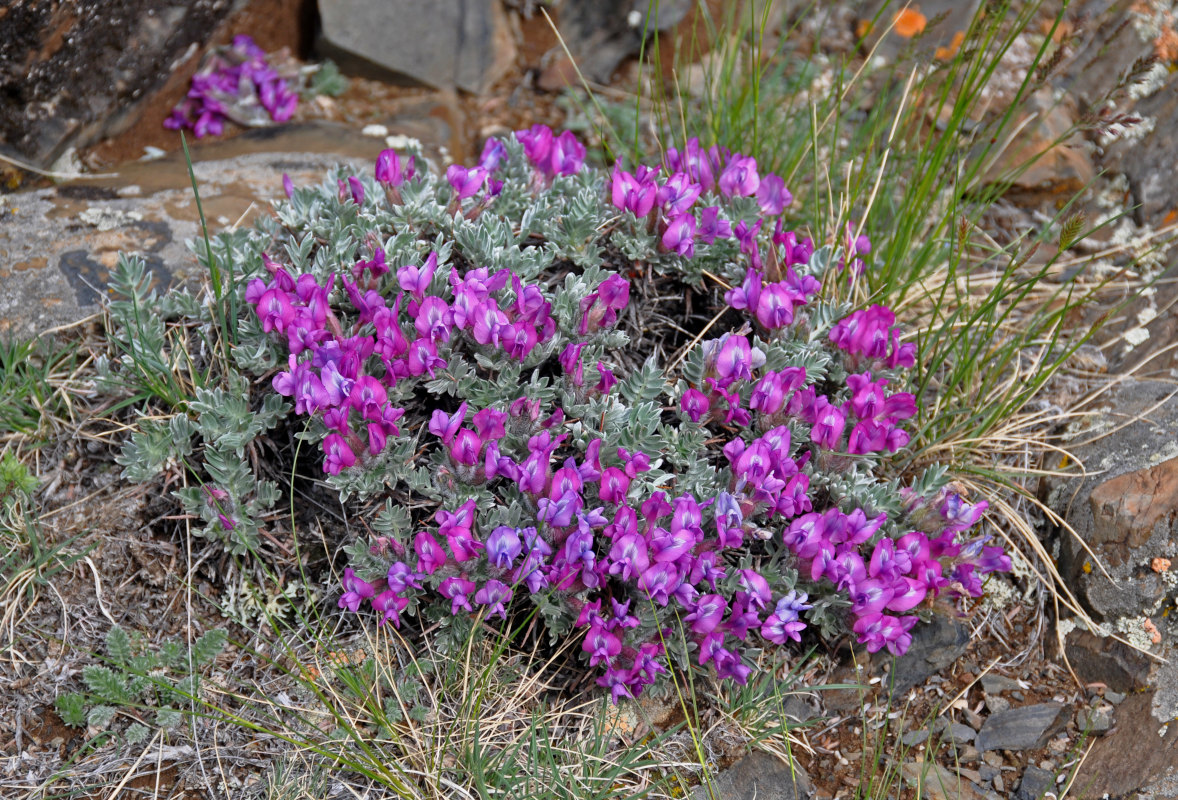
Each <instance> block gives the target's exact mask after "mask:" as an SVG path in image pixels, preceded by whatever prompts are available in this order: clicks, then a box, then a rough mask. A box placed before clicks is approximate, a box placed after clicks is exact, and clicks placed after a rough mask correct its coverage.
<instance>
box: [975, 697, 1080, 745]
mask: <svg viewBox="0 0 1178 800" xmlns="http://www.w3.org/2000/svg"><path fill="white" fill-rule="evenodd" d="M1064 712H1065V706H1064V705H1063V704H1061V703H1038V704H1036V705H1033V706H1022V707H1021V708H1012V709H1011V710H1009V711H1003V712H1002V713H1001V714H994V715H993V716H992V717H990V718H989V719H988V720H986V724H985V725H983V726H982V729H981V730H980V731H979V732H978V738H977V741H976V744H977V747H978V749H979V750H1033V749H1035V748H1037V747H1042V746H1043V745H1044V744H1045V743H1046V742H1047V739H1048V738H1049V737H1050V736H1051V735H1052V734H1053V733H1055V732H1056V731H1057V730H1059V729H1060V728H1062V727H1063V725H1065V724H1066V723H1067V714H1066V713H1064Z"/></svg>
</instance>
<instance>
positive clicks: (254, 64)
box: [164, 34, 334, 139]
mask: <svg viewBox="0 0 1178 800" xmlns="http://www.w3.org/2000/svg"><path fill="white" fill-rule="evenodd" d="M332 70H334V67H332ZM310 71H318V68H311V69H310V70H307V69H300V68H299V67H298V66H296V65H294V63H293V62H292V61H291V60H290V58H289V57H286V56H284V55H282V54H267V53H266V52H265V51H264V50H262V48H260V47H258V45H257V44H256V43H255V42H254V40H253V39H252V38H251V37H250V36H248V35H245V34H240V35H238V36H235V37H233V41H232V43H231V44H229V45H228V46H225V47H219V48H215V49H214V50H212V51H210V52H209V54H208V55H207V56H205V58H204V60H203V61H202V62H201V65H200V68H199V69H198V70H197V71H196V73H195V74H194V75H193V76H192V85H191V86H190V88H189V89H188V93H187V94H186V95H185V97H184V99H183V100H182V101H181V102H180V103H179V104H177V105H176V107H175V108H173V109H172V113H171V114H170V115H169V116H168V118H167V119H165V120H164V127H165V128H170V129H172V130H179V129H181V128H187V129H189V130H191V131H192V132H193V135H194V136H196V138H198V139H200V138H202V137H204V136H210V135H211V136H219V135H220V134H222V133H223V132H224V130H225V123H226V122H227V121H232V122H235V123H237V124H238V125H245V126H259V125H269V124H271V123H274V122H286V121H287V120H289V119H290V118H291V117H293V116H294V113H295V110H296V109H297V107H298V104H299V99H300V97H299V95H300V91H302V92H304V93H305V92H306V91H307V89H306V88H304V86H303V84H304V83H305V81H304V78H305V77H306V74H307V73H308V72H310Z"/></svg>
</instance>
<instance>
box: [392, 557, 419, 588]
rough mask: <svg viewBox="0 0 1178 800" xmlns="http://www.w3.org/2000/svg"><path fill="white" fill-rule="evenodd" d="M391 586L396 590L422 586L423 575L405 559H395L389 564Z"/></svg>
mask: <svg viewBox="0 0 1178 800" xmlns="http://www.w3.org/2000/svg"><path fill="white" fill-rule="evenodd" d="M386 577H387V579H388V584H389V588H390V589H392V590H393V591H394V592H404V591H405V590H406V589H409V588H414V589H420V588H421V576H420V575H418V574H417V573H416V572H414V571H413V570H411V569H410V568H409V565H408V564H406V563H405V562H404V561H394V562H393V563H392V564H391V565H390V566H389V571H388V575H387V576H386Z"/></svg>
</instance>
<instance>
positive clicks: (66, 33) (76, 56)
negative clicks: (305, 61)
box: [0, 0, 244, 168]
mask: <svg viewBox="0 0 1178 800" xmlns="http://www.w3.org/2000/svg"><path fill="white" fill-rule="evenodd" d="M233 5H234V4H233V3H231V2H230V0H207V1H206V0H170V1H169V2H168V3H161V2H158V0H120V2H117V3H112V2H109V1H108V0H74V2H70V3H68V4H61V3H47V2H25V3H5V4H4V14H3V15H2V16H0V18H2V19H3V22H0V28H2V29H3V34H0V97H3V98H4V102H3V103H0V149H3V150H6V151H8V152H9V153H10V154H13V155H16V156H17V157H19V158H20V159H22V160H24V161H29V162H32V163H33V164H35V165H37V166H40V167H42V168H48V167H50V165H51V164H52V163H53V162H54V161H55V160H56V159H57V158H58V157H59V156H61V155H62V154H63V153H64V152H65V151H66V150H67V149H68V148H69V147H71V146H72V147H84V146H86V145H88V144H92V143H94V142H96V141H99V140H100V139H103V138H105V137H107V136H110V135H113V134H115V133H118V132H120V131H122V130H125V129H126V128H127V127H128V126H129V125H131V124H132V123H133V122H134V121H135V120H136V119H137V118H138V117H139V115H140V114H141V113H142V111H143V110H144V106H145V104H146V101H147V99H148V98H149V97H150V96H151V95H152V94H153V93H154V91H155V90H156V89H158V88H159V87H161V86H162V85H163V84H164V83H165V82H166V81H167V79H168V77H169V75H170V74H171V73H172V71H173V70H174V69H175V68H176V66H177V65H175V64H173V61H174V60H175V59H177V58H178V57H179V56H180V55H181V54H184V53H185V52H186V50H187V49H188V48H189V46H193V47H194V48H196V50H197V53H196V55H195V56H194V58H193V59H192V60H191V61H190V62H189V63H192V64H194V65H195V63H196V61H197V60H198V59H199V50H200V48H201V47H203V46H204V45H205V44H206V43H207V42H209V41H210V39H211V38H213V37H214V31H215V30H216V29H217V25H218V23H219V22H221V21H222V20H224V19H225V18H226V17H227V16H228V15H229V14H230V12H231V10H232V6H233ZM237 5H239V6H240V5H244V4H242V3H238V4H237ZM179 96H180V95H179V94H178V95H177V97H179ZM161 122H162V120H161ZM157 124H159V123H157Z"/></svg>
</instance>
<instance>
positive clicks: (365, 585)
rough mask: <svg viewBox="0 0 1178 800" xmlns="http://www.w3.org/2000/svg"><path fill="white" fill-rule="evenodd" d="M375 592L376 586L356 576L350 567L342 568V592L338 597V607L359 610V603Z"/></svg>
mask: <svg viewBox="0 0 1178 800" xmlns="http://www.w3.org/2000/svg"><path fill="white" fill-rule="evenodd" d="M375 594H376V587H375V586H373V585H372V584H371V583H369V582H368V581H366V580H362V579H360V578H358V577H356V573H355V572H353V571H352V568H351V567H346V568H345V569H344V593H343V595H342V596H341V597H340V599H339V607H340V608H346V609H348V611H353V612H355V611H359V610H360V603H361V602H362V601H364V600H367V599H368V598H370V597H372V596H373V595H375Z"/></svg>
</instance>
